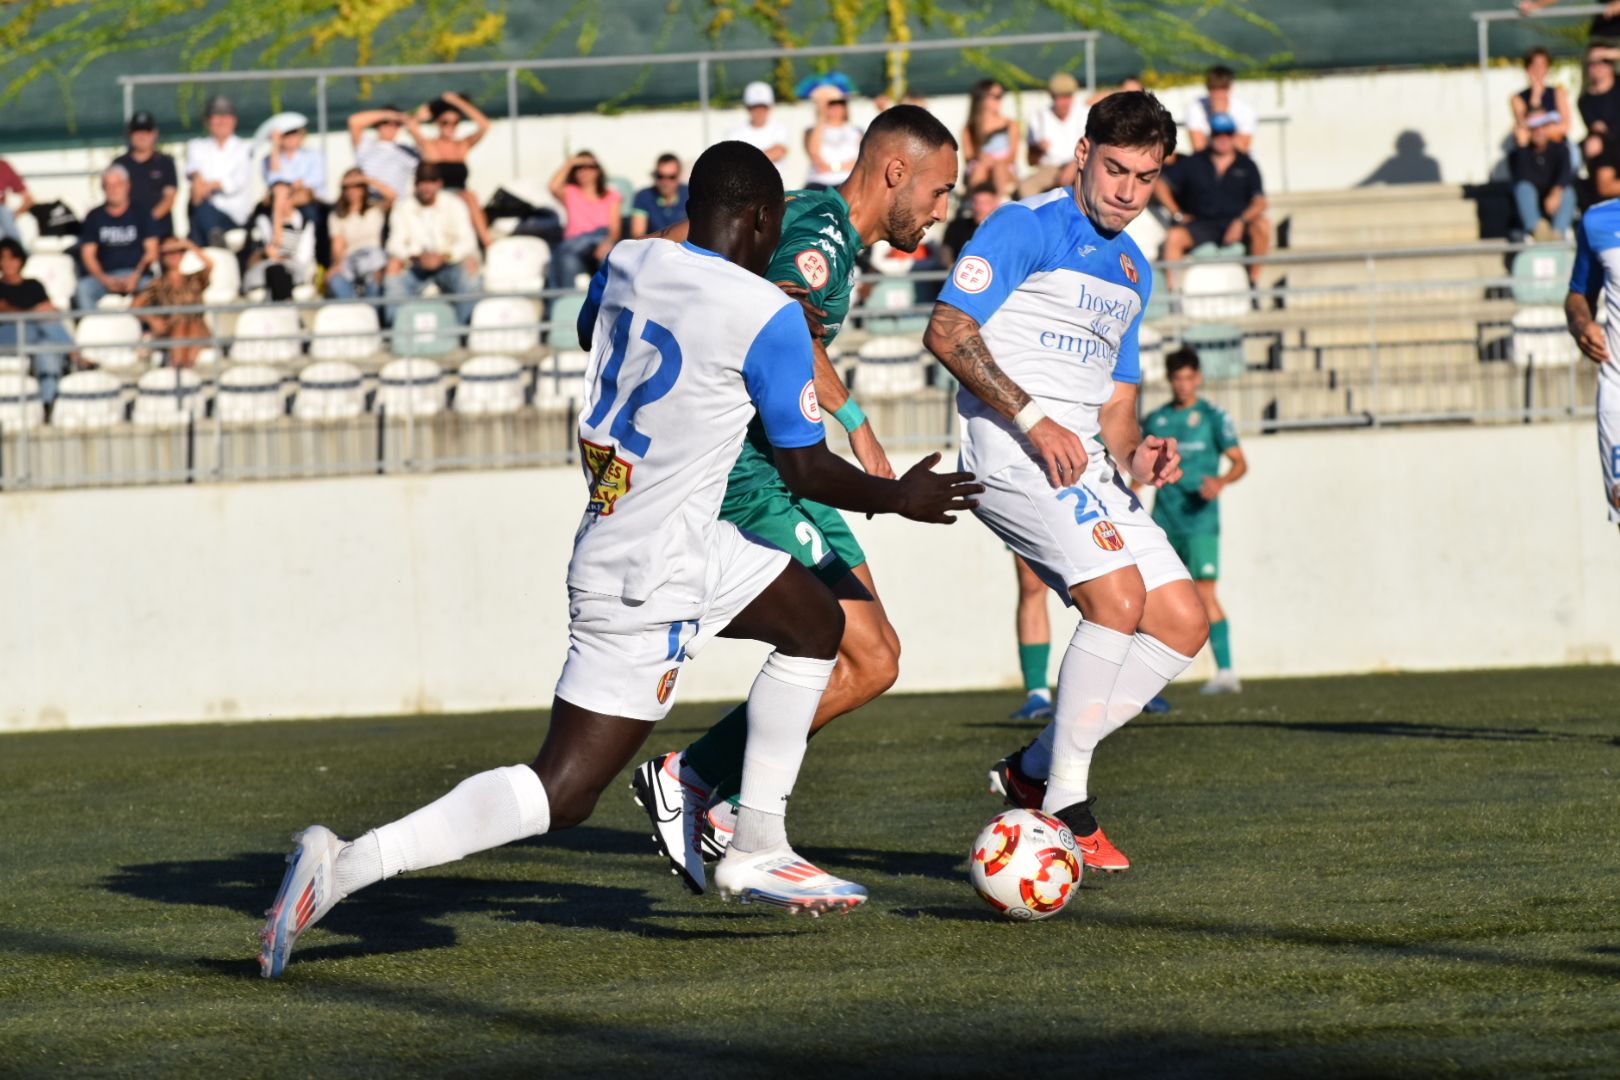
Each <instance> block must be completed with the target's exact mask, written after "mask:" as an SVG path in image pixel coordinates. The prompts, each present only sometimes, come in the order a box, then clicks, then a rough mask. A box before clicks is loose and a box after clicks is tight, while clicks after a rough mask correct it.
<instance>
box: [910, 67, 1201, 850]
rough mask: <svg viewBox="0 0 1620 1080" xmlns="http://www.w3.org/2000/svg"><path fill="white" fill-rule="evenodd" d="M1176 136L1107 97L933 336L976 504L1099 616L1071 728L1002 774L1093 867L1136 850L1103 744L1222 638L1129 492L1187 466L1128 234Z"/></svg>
mask: <svg viewBox="0 0 1620 1080" xmlns="http://www.w3.org/2000/svg"><path fill="white" fill-rule="evenodd" d="M1175 138H1176V128H1175V122H1174V121H1173V120H1171V118H1170V114H1169V113H1168V112H1166V111H1165V109H1164V107H1163V106H1162V105H1160V104H1159V102H1158V100H1157V99H1155V98H1154V97H1153V96H1152V95H1150V94H1146V93H1143V92H1141V91H1135V92H1129V93H1119V94H1113V95H1111V96H1109V97H1107V98H1104V99H1103V100H1102V101H1100V102H1099V103H1098V104H1097V105H1095V106H1094V107H1093V108H1092V110H1091V113H1090V115H1089V116H1088V117H1087V119H1086V134H1085V137H1084V138H1083V139H1081V140H1080V143H1079V145H1078V146H1077V147H1076V148H1075V163H1076V165H1077V166H1078V170H1079V178H1078V180H1077V182H1076V186H1075V187H1074V189H1073V190H1070V189H1068V188H1059V189H1057V190H1055V191H1050V192H1047V193H1046V194H1044V195H1037V196H1035V197H1034V198H1031V199H1026V200H1024V201H1023V202H1020V203H1012V204H1009V205H1007V206H1004V207H1002V208H1001V209H1000V210H997V211H996V212H995V213H994V214H993V215H991V217H990V218H989V219H988V220H987V221H985V223H984V224H983V225H981V226H980V227H979V231H978V232H977V233H975V234H974V236H973V239H972V241H970V242H969V243H968V245H967V247H966V248H965V249H964V250H963V254H962V257H961V258H960V259H959V260H958V261H957V263H956V266H955V268H954V269H953V270H952V272H951V278H950V280H949V281H948V282H947V283H946V285H945V288H944V289H943V290H942V291H941V293H940V296H939V302H938V304H937V305H936V306H935V308H934V313H933V317H932V319H931V320H930V322H929V326H928V331H927V333H926V335H925V336H924V343H925V344H926V345H927V346H928V348H929V349H930V350H931V351H932V352H933V353H934V355H935V356H937V357H939V359H940V361H941V362H942V363H943V364H944V365H945V366H946V367H947V368H949V369H950V371H951V372H952V373H953V374H954V375H955V376H956V377H957V379H958V380H959V381H960V382H961V384H962V389H961V391H960V392H959V393H958V395H957V409H958V411H959V412H960V414H961V416H962V433H963V434H962V453H961V460H962V467H963V468H966V469H971V470H973V471H974V473H975V474H976V475H977V476H978V478H979V479H980V481H981V482H982V483H983V484H984V486H985V491H984V494H983V496H982V497H981V498H980V503H979V507H978V509H977V510H975V511H974V513H975V514H976V515H977V516H978V518H979V519H980V520H981V521H983V522H984V523H985V524H986V525H988V526H989V527H990V529H991V530H992V531H993V532H995V533H996V535H998V536H999V537H1001V539H1002V540H1004V541H1006V543H1007V544H1008V546H1010V547H1011V548H1012V549H1013V551H1014V552H1015V553H1017V554H1018V555H1020V556H1021V557H1022V558H1023V559H1024V561H1025V562H1027V563H1028V564H1029V565H1030V568H1031V569H1033V570H1034V571H1035V572H1036V573H1037V574H1039V575H1040V577H1041V580H1043V581H1045V582H1046V584H1047V585H1048V586H1050V587H1051V588H1053V589H1055V590H1057V591H1058V593H1059V595H1061V596H1062V597H1063V598H1064V599H1065V601H1066V602H1072V603H1074V604H1077V605H1078V606H1079V608H1080V612H1081V614H1082V616H1083V620H1082V621H1081V623H1080V625H1079V627H1078V628H1077V629H1076V630H1075V632H1074V637H1073V638H1072V639H1071V640H1070V642H1069V646H1068V648H1067V649H1066V650H1065V651H1064V655H1063V659H1062V661H1061V662H1060V664H1059V668H1058V683H1057V697H1056V700H1055V701H1054V703H1053V708H1054V711H1055V716H1054V718H1053V721H1052V723H1051V724H1049V725H1048V726H1047V728H1046V730H1045V731H1043V732H1042V733H1041V736H1040V738H1038V739H1037V740H1036V741H1035V742H1034V743H1032V744H1030V745H1029V746H1028V747H1025V748H1024V749H1023V750H1022V751H1020V752H1018V753H1015V754H1012V755H1010V756H1009V757H1007V758H1004V759H1003V760H1002V761H1000V762H998V763H997V764H996V766H995V768H994V769H993V770H992V773H991V782H992V784H993V785H995V787H996V789H997V790H1000V791H1001V792H1002V793H1003V794H1004V795H1005V796H1006V797H1007V799H1008V801H1009V802H1011V803H1013V804H1014V805H1017V806H1026V807H1034V806H1037V805H1038V806H1039V807H1040V808H1041V809H1043V810H1045V811H1047V812H1048V813H1051V814H1054V815H1056V816H1057V817H1058V818H1060V819H1061V820H1062V821H1063V822H1064V823H1066V824H1067V825H1068V826H1069V828H1070V829H1072V830H1073V832H1074V835H1075V839H1076V840H1077V841H1078V842H1079V846H1080V850H1081V854H1082V856H1083V858H1084V860H1085V864H1086V865H1087V866H1090V867H1093V868H1095V869H1099V870H1105V871H1119V870H1124V869H1126V868H1127V867H1129V866H1130V861H1129V860H1128V859H1127V858H1126V857H1125V856H1124V855H1123V854H1122V853H1121V852H1120V851H1119V849H1118V848H1116V847H1115V846H1114V845H1113V844H1111V843H1110V842H1109V841H1108V838H1107V837H1106V836H1105V835H1104V834H1103V831H1102V829H1101V828H1099V827H1098V825H1097V820H1096V818H1095V816H1094V815H1093V813H1092V803H1093V799H1092V796H1091V791H1090V788H1089V778H1090V771H1091V759H1092V754H1093V753H1094V751H1095V750H1096V748H1097V744H1098V743H1099V742H1101V741H1102V739H1103V738H1104V737H1106V736H1107V735H1108V734H1110V733H1111V732H1113V731H1114V730H1116V729H1117V728H1119V727H1120V726H1121V725H1122V724H1124V723H1125V722H1126V721H1128V720H1130V719H1131V718H1132V717H1134V716H1135V715H1136V714H1137V713H1139V712H1141V711H1142V707H1143V705H1144V704H1145V703H1146V702H1147V701H1149V700H1150V699H1151V698H1152V697H1153V696H1154V695H1155V694H1157V693H1158V692H1159V691H1160V690H1161V689H1163V688H1164V687H1165V686H1166V685H1167V684H1168V683H1169V682H1170V680H1171V679H1173V678H1175V677H1176V676H1177V675H1179V674H1180V673H1181V672H1182V671H1184V670H1186V668H1187V665H1188V664H1191V663H1192V658H1193V655H1194V654H1195V653H1197V652H1198V650H1199V649H1200V648H1202V647H1203V644H1204V641H1205V640H1206V639H1207V637H1208V631H1209V627H1208V623H1207V622H1206V621H1205V617H1204V606H1203V604H1202V603H1200V602H1199V599H1198V593H1197V591H1196V590H1195V589H1194V588H1193V585H1192V582H1191V580H1190V579H1189V578H1188V575H1187V569H1186V567H1184V566H1182V564H1181V560H1180V559H1178V558H1176V553H1175V550H1174V549H1173V548H1172V547H1171V546H1170V542H1169V540H1167V539H1166V538H1165V535H1164V531H1163V530H1162V529H1160V528H1159V527H1158V526H1157V525H1156V524H1154V523H1153V519H1152V518H1150V517H1149V516H1148V514H1147V511H1146V510H1145V509H1144V508H1143V506H1142V504H1141V502H1140V501H1139V500H1138V499H1137V497H1136V495H1135V494H1134V493H1133V492H1132V491H1131V489H1130V487H1129V482H1130V481H1136V482H1138V483H1143V484H1152V485H1154V486H1155V487H1161V488H1162V487H1163V486H1164V485H1166V484H1172V483H1174V482H1175V481H1176V480H1177V479H1178V478H1179V477H1180V475H1181V463H1180V459H1179V456H1178V454H1177V452H1176V444H1175V440H1173V439H1161V438H1158V437H1156V436H1153V435H1148V436H1145V437H1144V436H1143V434H1142V430H1141V428H1140V427H1139V426H1138V425H1137V421H1136V394H1137V383H1138V381H1139V380H1140V370H1139V369H1140V357H1139V354H1138V349H1137V332H1138V328H1139V327H1140V325H1141V320H1142V312H1143V310H1144V309H1145V308H1146V306H1147V301H1148V294H1149V292H1150V291H1151V289H1152V275H1151V273H1150V272H1149V269H1148V264H1147V260H1146V259H1144V258H1143V256H1142V252H1141V251H1140V250H1139V249H1138V248H1137V246H1136V244H1135V243H1134V242H1133V241H1132V240H1131V239H1130V237H1128V236H1126V235H1125V233H1124V231H1123V230H1124V228H1125V226H1126V225H1128V224H1130V222H1131V220H1132V219H1133V218H1135V217H1136V215H1137V214H1139V213H1141V212H1142V209H1143V207H1144V206H1146V205H1147V201H1148V197H1149V195H1150V194H1151V192H1152V188H1153V184H1154V181H1155V180H1156V179H1157V177H1158V175H1159V168H1160V166H1161V164H1162V162H1163V160H1164V155H1165V154H1166V153H1167V152H1168V151H1169V150H1170V148H1171V147H1172V146H1174V145H1175Z"/></svg>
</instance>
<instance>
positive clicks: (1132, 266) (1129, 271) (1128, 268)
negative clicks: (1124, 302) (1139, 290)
mask: <svg viewBox="0 0 1620 1080" xmlns="http://www.w3.org/2000/svg"><path fill="white" fill-rule="evenodd" d="M1119 268H1120V269H1121V270H1123V271H1125V276H1126V277H1128V278H1130V280H1131V284H1132V285H1135V284H1136V283H1137V282H1139V281H1141V280H1142V275H1141V274H1138V273H1137V272H1136V263H1134V262H1132V261H1131V257H1130V256H1129V255H1127V254H1125V253H1124V252H1123V251H1122V252H1120V253H1119Z"/></svg>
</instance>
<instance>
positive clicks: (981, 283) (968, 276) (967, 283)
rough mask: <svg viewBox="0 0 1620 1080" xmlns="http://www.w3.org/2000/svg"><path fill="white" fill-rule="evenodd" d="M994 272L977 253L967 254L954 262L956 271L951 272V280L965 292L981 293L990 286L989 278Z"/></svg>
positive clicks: (994, 274)
mask: <svg viewBox="0 0 1620 1080" xmlns="http://www.w3.org/2000/svg"><path fill="white" fill-rule="evenodd" d="M995 276H996V272H995V271H994V270H992V269H991V268H990V264H989V263H987V262H985V261H984V260H983V259H981V258H979V257H978V256H977V255H969V256H968V257H967V258H965V259H963V260H962V261H961V262H959V263H957V264H956V271H955V272H954V273H952V274H951V280H952V281H954V282H955V283H956V287H957V288H958V289H961V290H962V291H963V292H965V293H981V292H984V290H986V289H988V288H989V287H990V279H991V278H993V277H995Z"/></svg>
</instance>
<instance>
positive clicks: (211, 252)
mask: <svg viewBox="0 0 1620 1080" xmlns="http://www.w3.org/2000/svg"><path fill="white" fill-rule="evenodd" d="M203 251H204V253H205V254H206V255H207V256H208V261H209V263H210V264H211V266H210V268H209V271H208V288H207V289H205V290H203V303H205V304H232V303H235V302H236V300H237V298H238V296H239V294H240V293H241V291H242V271H241V268H240V267H239V266H238V265H237V262H236V253H235V252H234V251H229V250H227V249H225V248H204V249H203ZM202 268H203V262H202V259H200V258H198V257H197V254H196V253H195V252H191V251H188V252H186V254H185V258H183V259H181V260H180V269H182V270H184V271H185V272H186V273H188V274H194V273H196V272H197V271H198V270H201V269H202Z"/></svg>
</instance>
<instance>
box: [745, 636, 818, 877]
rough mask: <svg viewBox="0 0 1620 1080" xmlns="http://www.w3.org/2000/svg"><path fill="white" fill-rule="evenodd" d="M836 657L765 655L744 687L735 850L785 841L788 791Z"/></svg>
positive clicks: (755, 848)
mask: <svg viewBox="0 0 1620 1080" xmlns="http://www.w3.org/2000/svg"><path fill="white" fill-rule="evenodd" d="M836 663H837V661H836V660H813V659H810V658H809V657H804V656H784V655H782V653H780V652H773V653H771V655H770V656H768V657H766V658H765V666H764V667H763V668H761V669H760V672H759V676H758V677H757V678H756V679H754V685H753V688H752V689H751V690H749V691H748V748H747V749H746V750H745V751H744V752H743V772H742V791H741V792H740V794H739V796H738V800H737V801H738V802H739V804H740V806H739V808H738V811H737V831H736V833H735V835H733V837H732V840H731V846H732V847H733V848H734V849H736V850H737V851H739V852H746V851H759V850H763V849H764V848H767V847H774V846H776V845H778V844H785V843H786V842H787V831H786V826H785V815H786V813H787V800H788V796H789V795H790V794H792V792H793V783H794V781H796V780H797V779H798V778H799V766H800V765H802V764H803V763H804V749H805V743H806V741H807V740H808V739H809V737H810V721H812V720H814V719H815V716H816V707H817V706H818V705H820V704H821V695H822V692H823V691H824V690H826V689H827V680H828V679H830V678H831V677H832V671H833V665H834V664H836ZM771 818H774V819H776V820H775V821H774V822H773V821H771V820H770V819H771Z"/></svg>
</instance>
